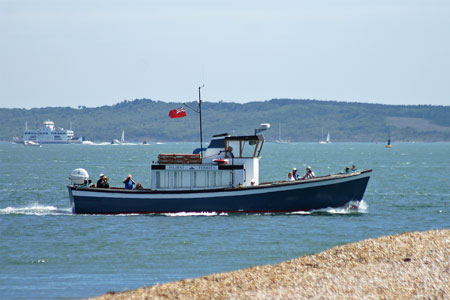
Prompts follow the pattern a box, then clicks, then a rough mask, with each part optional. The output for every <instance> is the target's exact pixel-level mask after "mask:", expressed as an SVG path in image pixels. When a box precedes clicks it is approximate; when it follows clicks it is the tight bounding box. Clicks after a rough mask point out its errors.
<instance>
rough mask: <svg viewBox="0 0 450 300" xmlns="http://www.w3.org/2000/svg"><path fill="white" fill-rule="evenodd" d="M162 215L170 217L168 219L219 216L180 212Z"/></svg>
mask: <svg viewBox="0 0 450 300" xmlns="http://www.w3.org/2000/svg"><path fill="white" fill-rule="evenodd" d="M162 215H164V216H168V217H192V216H206V217H212V216H217V213H216V212H179V213H167V214H162ZM220 215H221V216H224V214H220ZM225 215H226V214H225Z"/></svg>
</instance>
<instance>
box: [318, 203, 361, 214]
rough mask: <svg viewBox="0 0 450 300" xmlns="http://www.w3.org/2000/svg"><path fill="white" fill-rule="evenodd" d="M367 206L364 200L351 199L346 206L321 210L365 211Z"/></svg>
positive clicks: (344, 212) (333, 211) (330, 212)
mask: <svg viewBox="0 0 450 300" xmlns="http://www.w3.org/2000/svg"><path fill="white" fill-rule="evenodd" d="M368 208H369V206H368V205H367V203H366V202H365V201H364V200H361V201H351V202H349V203H348V204H347V205H346V206H343V207H338V208H326V209H323V210H319V211H323V212H327V213H329V214H342V215H345V214H353V213H362V214H364V213H367V210H368Z"/></svg>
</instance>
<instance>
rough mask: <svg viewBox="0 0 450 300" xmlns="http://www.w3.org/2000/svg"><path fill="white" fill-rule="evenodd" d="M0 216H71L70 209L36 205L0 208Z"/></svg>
mask: <svg viewBox="0 0 450 300" xmlns="http://www.w3.org/2000/svg"><path fill="white" fill-rule="evenodd" d="M0 214H2V215H35V216H46V215H67V214H72V210H71V209H70V208H57V207H55V206H51V205H40V204H38V203H35V204H32V205H30V206H25V207H6V208H0Z"/></svg>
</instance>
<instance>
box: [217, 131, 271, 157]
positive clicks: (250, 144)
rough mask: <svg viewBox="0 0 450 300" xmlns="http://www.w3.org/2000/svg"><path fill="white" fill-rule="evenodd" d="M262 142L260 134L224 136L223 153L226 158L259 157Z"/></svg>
mask: <svg viewBox="0 0 450 300" xmlns="http://www.w3.org/2000/svg"><path fill="white" fill-rule="evenodd" d="M263 144H264V138H263V136H262V135H258V136H256V135H252V136H232V137H227V138H225V149H226V151H225V155H226V157H227V158H232V157H234V158H254V157H259V156H260V154H261V150H262V146H263ZM231 149H232V150H231Z"/></svg>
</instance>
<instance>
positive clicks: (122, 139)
mask: <svg viewBox="0 0 450 300" xmlns="http://www.w3.org/2000/svg"><path fill="white" fill-rule="evenodd" d="M120 143H121V144H123V143H125V130H122V137H121V138H120Z"/></svg>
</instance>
